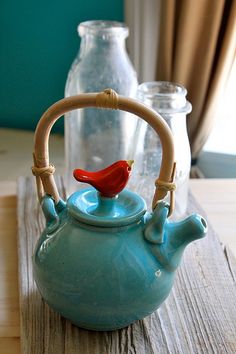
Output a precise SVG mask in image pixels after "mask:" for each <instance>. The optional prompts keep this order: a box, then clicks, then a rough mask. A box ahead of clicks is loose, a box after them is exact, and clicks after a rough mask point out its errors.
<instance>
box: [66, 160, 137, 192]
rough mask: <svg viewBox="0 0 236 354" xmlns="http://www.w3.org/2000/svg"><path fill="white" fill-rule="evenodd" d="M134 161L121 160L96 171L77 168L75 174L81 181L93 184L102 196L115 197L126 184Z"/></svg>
mask: <svg viewBox="0 0 236 354" xmlns="http://www.w3.org/2000/svg"><path fill="white" fill-rule="evenodd" d="M133 163H134V161H133V160H127V161H126V160H120V161H117V162H115V163H113V164H112V165H110V166H108V167H106V168H104V170H101V171H95V172H89V171H85V170H81V169H76V170H74V172H73V176H74V177H75V179H76V180H77V181H79V182H84V183H88V184H91V185H92V186H93V187H94V188H96V189H97V190H98V191H99V192H100V193H101V195H102V196H104V197H107V198H113V197H115V196H116V195H117V194H118V193H120V192H121V191H122V189H124V187H125V186H126V184H127V182H128V179H129V176H130V173H131V167H132V165H133Z"/></svg>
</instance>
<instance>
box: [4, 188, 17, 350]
mask: <svg viewBox="0 0 236 354" xmlns="http://www.w3.org/2000/svg"><path fill="white" fill-rule="evenodd" d="M0 225H1V227H0V245H1V247H0V284H1V286H0V337H10V336H12V337H16V336H19V333H20V328H19V324H20V318H19V302H18V277H17V250H16V235H17V224H16V196H13V195H12V196H8V197H7V196H2V197H1V198H0ZM0 353H1V352H0Z"/></svg>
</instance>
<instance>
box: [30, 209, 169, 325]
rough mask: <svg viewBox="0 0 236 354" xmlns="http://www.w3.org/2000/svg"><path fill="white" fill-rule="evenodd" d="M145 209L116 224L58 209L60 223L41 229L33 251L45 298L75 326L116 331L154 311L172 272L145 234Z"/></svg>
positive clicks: (38, 285) (166, 287)
mask: <svg viewBox="0 0 236 354" xmlns="http://www.w3.org/2000/svg"><path fill="white" fill-rule="evenodd" d="M147 218H149V215H148V213H146V214H144V215H143V216H142V217H141V218H140V219H139V220H138V221H135V222H133V223H131V224H129V225H125V226H121V227H117V226H116V227H98V226H92V225H86V224H85V223H82V222H80V221H78V220H76V219H75V218H74V217H73V216H71V215H70V214H69V213H68V210H67V208H65V209H64V210H63V211H62V212H61V213H60V224H59V227H58V228H57V229H56V230H54V231H53V232H51V233H48V232H47V229H45V230H44V232H43V233H42V235H41V237H40V239H39V241H38V244H37V246H36V249H35V252H34V255H33V269H34V277H35V281H36V284H37V287H38V289H39V291H40V293H41V295H42V297H43V298H44V300H45V301H46V302H47V303H48V304H49V306H50V307H52V308H53V309H54V310H56V311H57V312H59V313H60V314H61V315H63V316H64V317H66V318H68V319H70V320H71V321H72V322H73V323H74V324H76V325H77V326H79V327H82V328H87V329H93V330H115V329H118V328H122V327H125V326H127V325H129V324H131V323H132V322H134V321H136V320H139V319H142V318H144V317H145V316H148V315H149V314H151V313H152V312H153V311H155V310H156V309H157V308H158V307H159V306H160V304H161V303H162V302H163V301H164V300H165V299H166V297H167V296H168V294H169V292H170V290H171V287H172V284H173V277H174V272H170V271H168V270H165V269H164V267H163V266H162V265H161V264H160V263H159V262H158V260H157V258H156V257H155V255H154V254H153V252H152V251H151V248H150V244H149V242H148V241H147V240H146V239H145V237H144V233H143V230H144V224H145V221H146V219H147Z"/></svg>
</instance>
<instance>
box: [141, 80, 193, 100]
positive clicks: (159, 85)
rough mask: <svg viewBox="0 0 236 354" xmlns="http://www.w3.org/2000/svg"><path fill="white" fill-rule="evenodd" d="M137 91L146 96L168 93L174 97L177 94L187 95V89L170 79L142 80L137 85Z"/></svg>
mask: <svg viewBox="0 0 236 354" xmlns="http://www.w3.org/2000/svg"><path fill="white" fill-rule="evenodd" d="M138 91H139V92H140V93H144V94H145V96H146V97H149V95H150V96H152V97H153V96H154V97H155V96H157V97H166V96H170V95H171V96H172V97H176V96H179V95H182V96H186V95H187V90H186V88H185V87H184V86H182V85H180V84H178V83H176V82H170V81H149V82H143V83H142V84H140V85H139V86H138Z"/></svg>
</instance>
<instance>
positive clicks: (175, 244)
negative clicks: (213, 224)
mask: <svg viewBox="0 0 236 354" xmlns="http://www.w3.org/2000/svg"><path fill="white" fill-rule="evenodd" d="M206 233H207V223H206V221H205V219H204V218H203V217H202V216H200V215H198V214H193V215H190V216H189V217H187V218H186V219H184V220H182V221H179V222H171V221H169V220H168V219H167V213H166V205H165V203H160V204H159V207H158V209H156V210H154V213H153V215H152V217H151V218H150V219H149V220H148V222H147V224H146V226H145V230H144V237H145V239H146V240H147V241H148V242H150V246H151V249H152V252H153V254H154V255H155V256H156V258H157V260H158V262H159V263H160V264H162V266H163V267H164V268H165V269H166V270H168V271H175V270H176V268H177V267H178V265H179V264H180V261H181V258H182V255H183V251H184V249H185V247H186V246H187V245H188V244H189V243H190V242H192V241H195V240H197V239H200V238H203V237H204V236H205V235H206Z"/></svg>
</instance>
